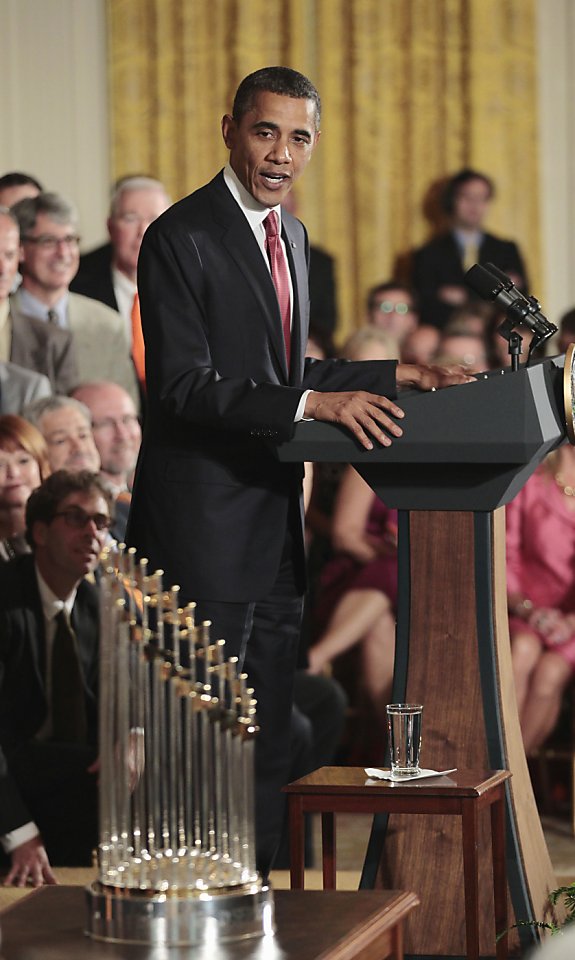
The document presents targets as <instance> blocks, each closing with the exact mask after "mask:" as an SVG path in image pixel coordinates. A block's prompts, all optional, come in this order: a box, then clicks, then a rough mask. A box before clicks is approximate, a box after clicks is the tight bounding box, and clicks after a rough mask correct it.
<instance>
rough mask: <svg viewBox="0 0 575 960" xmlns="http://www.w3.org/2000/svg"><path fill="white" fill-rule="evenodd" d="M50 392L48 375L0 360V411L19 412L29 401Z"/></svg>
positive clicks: (40, 397)
mask: <svg viewBox="0 0 575 960" xmlns="http://www.w3.org/2000/svg"><path fill="white" fill-rule="evenodd" d="M51 393H52V389H51V387H50V381H49V380H48V377H45V376H44V375H43V374H41V373H34V371H33V370H25V369H24V367H19V366H18V365H17V364H16V363H4V362H3V361H2V360H0V413H2V414H3V413H20V412H21V411H22V410H23V409H24V407H25V406H27V405H28V404H29V403H34V401H35V400H41V399H42V397H49V396H50V394H51Z"/></svg>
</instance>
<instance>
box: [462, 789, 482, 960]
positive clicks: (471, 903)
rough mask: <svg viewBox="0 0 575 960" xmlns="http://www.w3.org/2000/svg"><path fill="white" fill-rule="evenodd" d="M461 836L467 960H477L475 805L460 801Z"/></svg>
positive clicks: (477, 905)
mask: <svg viewBox="0 0 575 960" xmlns="http://www.w3.org/2000/svg"><path fill="white" fill-rule="evenodd" d="M461 827H462V834H463V880H464V887H465V930H466V936H467V958H468V960H479V855H478V849H477V847H478V845H477V803H476V800H475V799H465V800H462V801H461Z"/></svg>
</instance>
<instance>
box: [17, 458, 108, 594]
mask: <svg viewBox="0 0 575 960" xmlns="http://www.w3.org/2000/svg"><path fill="white" fill-rule="evenodd" d="M111 506H112V504H111V497H110V494H108V493H107V491H106V490H105V489H104V486H103V484H102V482H101V480H100V479H99V478H98V477H97V476H95V475H94V474H93V473H91V472H90V471H88V470H82V471H80V472H79V473H69V472H68V471H67V470H58V471H57V472H56V473H53V474H51V476H49V477H48V479H47V480H45V481H44V483H42V484H41V486H39V487H38V488H37V490H34V492H33V493H32V494H31V496H30V498H29V500H28V503H27V504H26V539H27V540H28V543H29V544H30V546H31V547H32V550H33V552H34V556H35V559H36V562H37V564H38V567H39V569H40V573H41V574H42V576H43V577H44V579H45V580H46V582H47V583H48V585H49V586H50V587H51V588H52V590H54V592H55V593H56V595H57V596H61V595H62V594H63V595H64V596H65V595H66V594H67V593H69V592H70V591H71V590H72V588H73V587H74V586H75V585H77V584H78V583H79V582H80V580H81V579H82V577H84V576H85V575H86V574H87V573H89V572H90V571H91V570H94V568H95V566H96V564H97V562H98V557H99V555H100V553H101V551H102V548H103V547H104V544H105V540H106V535H107V532H108V529H109V526H110V520H111Z"/></svg>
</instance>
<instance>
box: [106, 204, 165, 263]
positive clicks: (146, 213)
mask: <svg viewBox="0 0 575 960" xmlns="http://www.w3.org/2000/svg"><path fill="white" fill-rule="evenodd" d="M168 206H169V201H168V198H167V196H166V194H165V193H164V191H163V190H161V189H160V188H159V187H157V188H155V187H146V188H144V189H138V190H125V191H124V192H123V193H121V194H120V196H119V197H118V201H117V204H116V209H115V211H114V213H113V214H112V215H111V216H110V217H109V218H108V232H109V234H110V240H111V241H112V247H113V248H114V255H113V258H114V266H115V267H116V268H117V269H118V270H120V272H121V273H125V274H126V276H128V277H134V276H135V273H136V268H137V266H138V255H139V253H140V247H141V245H142V237H143V236H144V233H145V232H146V230H147V229H148V227H149V226H150V224H151V223H152V222H153V221H154V220H156V219H157V218H158V217H159V216H160V214H161V213H163V212H164V210H167V208H168Z"/></svg>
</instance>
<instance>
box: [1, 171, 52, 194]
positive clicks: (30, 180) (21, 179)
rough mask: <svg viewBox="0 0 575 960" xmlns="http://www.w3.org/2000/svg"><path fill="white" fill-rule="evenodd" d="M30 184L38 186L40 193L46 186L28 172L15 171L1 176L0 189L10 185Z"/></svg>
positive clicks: (21, 185)
mask: <svg viewBox="0 0 575 960" xmlns="http://www.w3.org/2000/svg"><path fill="white" fill-rule="evenodd" d="M28 185H30V186H31V187H36V190H39V191H40V193H42V192H43V189H44V188H43V187H42V184H41V183H40V182H39V181H38V180H36V178H35V177H31V176H30V175H29V174H28V173H18V171H14V172H13V173H5V174H4V176H3V177H0V190H6V189H8V187H26V186H28Z"/></svg>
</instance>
